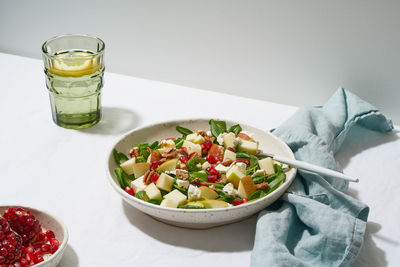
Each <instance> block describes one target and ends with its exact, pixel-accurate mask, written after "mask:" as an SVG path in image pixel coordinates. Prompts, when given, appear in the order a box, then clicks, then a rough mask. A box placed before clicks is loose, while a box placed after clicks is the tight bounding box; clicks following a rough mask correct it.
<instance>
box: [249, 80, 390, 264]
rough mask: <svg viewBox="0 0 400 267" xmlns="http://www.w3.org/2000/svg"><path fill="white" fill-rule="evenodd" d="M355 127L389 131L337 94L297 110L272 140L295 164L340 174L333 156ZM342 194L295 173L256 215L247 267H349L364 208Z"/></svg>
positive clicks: (376, 116) (331, 182) (365, 108)
mask: <svg viewBox="0 0 400 267" xmlns="http://www.w3.org/2000/svg"><path fill="white" fill-rule="evenodd" d="M355 124H359V125H362V126H364V127H365V128H368V129H371V130H375V131H381V132H387V131H391V130H392V129H393V124H392V122H391V120H388V119H386V118H385V117H384V116H383V115H382V114H381V113H380V112H379V111H378V110H377V109H376V108H375V107H374V106H372V105H370V104H368V103H367V102H365V101H363V100H361V99H360V98H359V97H357V96H356V95H354V94H352V93H350V92H349V91H346V90H345V89H342V88H341V89H339V90H338V91H336V93H335V94H334V95H333V96H332V97H331V98H330V99H329V101H328V102H327V103H326V104H325V105H324V106H318V107H308V108H301V109H299V111H297V113H296V114H294V115H293V116H292V117H291V118H290V119H289V120H288V121H286V122H285V123H284V124H283V125H281V126H280V127H279V128H278V129H276V130H274V131H273V134H275V135H276V136H278V137H279V138H281V139H282V140H283V141H284V142H286V143H287V144H288V145H289V147H290V148H291V149H292V151H293V152H294V154H295V156H296V159H298V160H302V161H306V162H310V163H312V164H316V165H320V166H323V167H326V168H329V169H333V170H336V171H342V170H341V168H340V167H339V165H338V164H337V163H336V161H335V158H334V153H335V152H337V151H338V149H339V148H340V146H341V145H342V143H343V141H344V139H345V137H346V135H347V133H348V131H349V130H350V128H351V127H352V126H353V125H355ZM361 179H362V177H361ZM347 188H348V182H345V181H343V180H339V179H334V178H331V177H327V176H321V175H319V174H316V173H312V172H308V171H304V170H298V172H297V176H296V178H295V180H294V181H293V183H292V185H291V186H290V187H289V189H288V190H287V192H285V194H284V195H283V196H282V197H281V198H280V199H279V200H278V201H277V202H275V203H274V204H273V205H272V206H270V207H268V208H267V209H266V210H263V211H261V212H260V214H259V217H258V221H257V228H256V236H255V242H254V248H253V252H252V255H251V266H253V267H255V266H351V265H352V264H353V262H354V260H355V259H356V257H357V254H358V253H359V251H360V249H361V246H362V243H363V238H364V233H365V226H366V221H367V218H368V213H369V208H368V206H366V205H365V204H363V203H361V202H360V201H358V200H356V199H354V198H352V197H350V196H348V195H346V194H345V193H344V192H345V191H346V190H347Z"/></svg>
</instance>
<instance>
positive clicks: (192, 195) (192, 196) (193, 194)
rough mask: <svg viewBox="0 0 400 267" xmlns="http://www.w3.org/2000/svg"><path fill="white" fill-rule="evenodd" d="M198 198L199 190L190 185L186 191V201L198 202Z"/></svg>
mask: <svg viewBox="0 0 400 267" xmlns="http://www.w3.org/2000/svg"><path fill="white" fill-rule="evenodd" d="M200 196H201V191H200V189H199V188H198V187H197V186H195V185H192V184H191V185H189V189H188V199H189V201H192V200H198V199H200Z"/></svg>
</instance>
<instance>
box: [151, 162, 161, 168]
mask: <svg viewBox="0 0 400 267" xmlns="http://www.w3.org/2000/svg"><path fill="white" fill-rule="evenodd" d="M158 166H160V162H159V161H154V162H153V163H152V164H151V167H150V168H151V169H152V170H155V169H157V167H158Z"/></svg>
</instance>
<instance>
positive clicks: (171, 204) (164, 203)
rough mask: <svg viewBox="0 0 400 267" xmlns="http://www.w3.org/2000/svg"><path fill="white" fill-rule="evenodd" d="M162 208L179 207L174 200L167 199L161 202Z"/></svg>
mask: <svg viewBox="0 0 400 267" xmlns="http://www.w3.org/2000/svg"><path fill="white" fill-rule="evenodd" d="M160 206H161V207H167V208H177V207H178V202H176V201H175V200H173V199H168V198H165V199H163V201H161V204H160Z"/></svg>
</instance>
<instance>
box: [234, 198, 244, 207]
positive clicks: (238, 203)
mask: <svg viewBox="0 0 400 267" xmlns="http://www.w3.org/2000/svg"><path fill="white" fill-rule="evenodd" d="M242 203H243V200H241V199H237V198H236V199H234V200H233V202H232V204H233V206H237V205H240V204H242Z"/></svg>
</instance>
